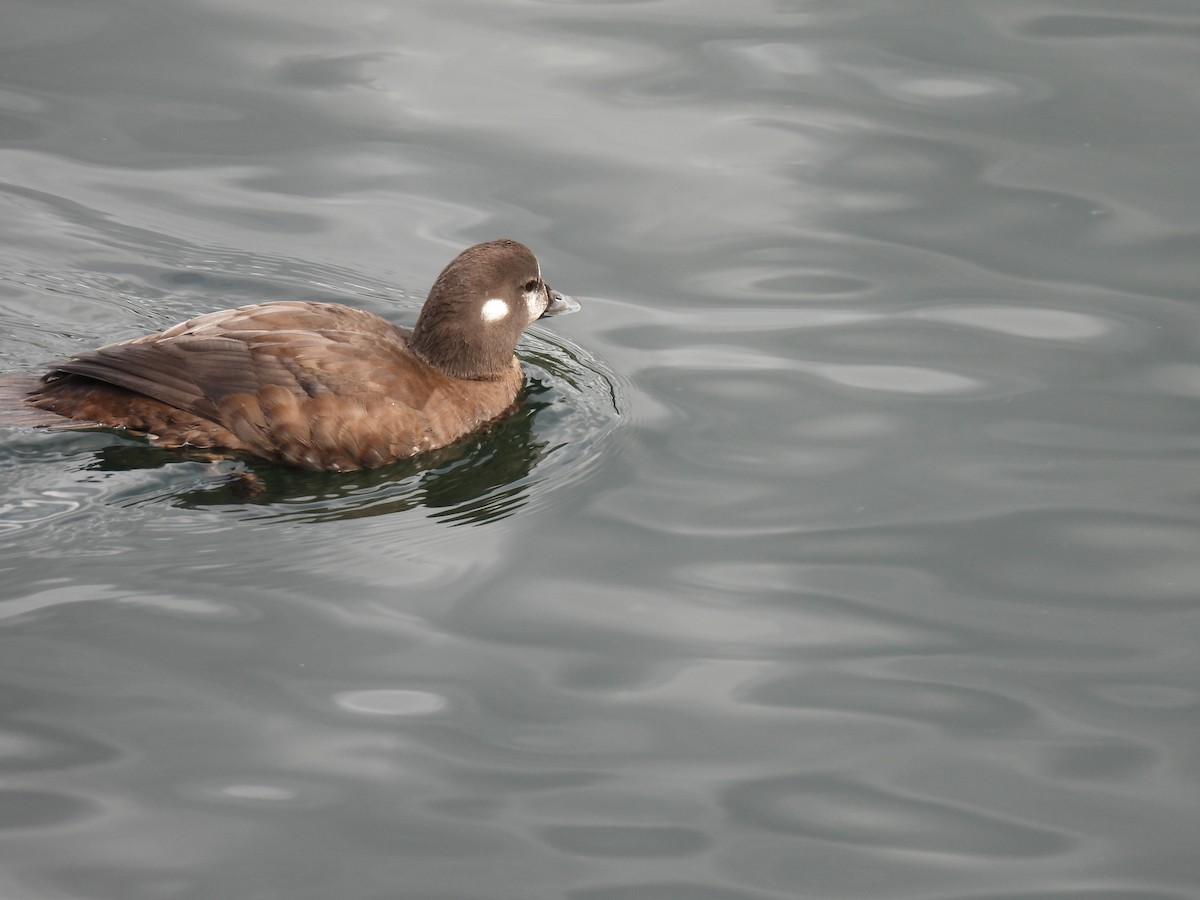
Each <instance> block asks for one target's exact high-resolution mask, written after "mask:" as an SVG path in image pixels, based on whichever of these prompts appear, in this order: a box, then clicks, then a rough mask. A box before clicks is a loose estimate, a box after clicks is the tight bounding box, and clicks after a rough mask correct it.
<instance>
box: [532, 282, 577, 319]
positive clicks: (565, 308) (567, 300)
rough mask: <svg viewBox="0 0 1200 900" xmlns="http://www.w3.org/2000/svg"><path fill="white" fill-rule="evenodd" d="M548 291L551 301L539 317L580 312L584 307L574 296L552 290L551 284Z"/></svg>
mask: <svg viewBox="0 0 1200 900" xmlns="http://www.w3.org/2000/svg"><path fill="white" fill-rule="evenodd" d="M546 292H547V293H548V294H549V295H550V302H549V304H547V306H546V311H545V312H544V313H542V314H541V315H540V316H538V318H539V319H544V318H546V317H547V316H565V315H566V314H567V313H573V312H579V310H580V309H582V307H581V306H580V304H579V301H578V300H576V299H575V298H574V297H571V296H568V295H567V294H563V293H560V292H558V291H555V290H551V289H550V287H549V286H547V288H546Z"/></svg>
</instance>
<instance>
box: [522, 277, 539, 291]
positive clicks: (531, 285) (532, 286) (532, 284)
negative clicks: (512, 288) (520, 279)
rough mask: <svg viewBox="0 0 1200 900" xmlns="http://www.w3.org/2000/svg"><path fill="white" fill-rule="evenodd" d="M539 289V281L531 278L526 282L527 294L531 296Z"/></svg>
mask: <svg viewBox="0 0 1200 900" xmlns="http://www.w3.org/2000/svg"><path fill="white" fill-rule="evenodd" d="M537 287H538V280H537V279H536V278H530V279H529V280H528V281H527V282H525V293H527V294H531V293H533V292H534V291H536V290H537Z"/></svg>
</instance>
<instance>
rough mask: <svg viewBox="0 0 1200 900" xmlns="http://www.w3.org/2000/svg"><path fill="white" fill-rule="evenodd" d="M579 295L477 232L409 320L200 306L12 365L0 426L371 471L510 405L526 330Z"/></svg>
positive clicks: (278, 305) (467, 430) (282, 306)
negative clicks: (116, 434) (180, 317)
mask: <svg viewBox="0 0 1200 900" xmlns="http://www.w3.org/2000/svg"><path fill="white" fill-rule="evenodd" d="M579 308H580V304H579V302H578V301H577V300H575V299H574V298H573V297H571V296H569V295H567V294H563V293H560V292H559V291H555V290H552V289H551V288H550V286H549V285H548V284H547V283H546V282H545V280H544V279H543V278H542V270H541V265H540V264H539V263H538V260H537V257H535V256H534V254H533V252H532V251H531V250H530V249H529V248H528V247H526V246H525V245H524V244H521V243H519V242H517V241H514V240H507V239H504V240H494V241H487V242H485V243H481V244H476V245H474V246H472V247H468V248H467V249H466V250H463V251H462V252H461V253H459V254H458V256H456V257H455V258H454V259H453V260H452V261H451V262H450V263H449V265H447V266H446V267H445V268H444V269H443V270H442V272H441V274H440V275H438V277H437V279H436V280H435V281H434V283H433V287H432V288H431V289H430V292H429V295H428V297H427V298H426V300H425V303H424V305H423V306H422V308H421V312H420V315H419V316H418V318H417V322H416V324H415V326H414V327H413V328H412V330H411V331H410V330H407V329H405V328H402V327H400V326H397V325H394V324H392V323H391V322H389V321H387V320H386V319H383V318H381V317H380V316H377V315H375V314H374V313H370V312H367V311H366V310H362V309H358V308H356V307H352V306H346V305H343V304H337V303H320V302H311V301H291V300H288V301H277V302H267V303H258V304H254V305H252V306H243V307H239V308H237V309H225V310H220V311H218V312H211V313H208V314H206V315H201V316H198V317H196V318H193V319H189V320H188V321H186V322H182V323H180V324H178V325H175V326H174V327H172V328H168V329H166V330H165V331H161V332H157V333H155V334H148V335H145V336H142V337H137V338H132V339H130V340H125V341H121V342H119V343H115V344H109V345H107V346H103V347H99V348H97V349H94V350H90V351H87V352H83V353H80V354H78V355H76V356H73V357H71V358H70V359H68V360H65V361H63V362H59V363H57V364H55V365H53V367H52V368H50V369H49V371H47V372H46V373H45V374H44V375H42V376H40V377H37V376H9V377H8V378H7V379H6V380H5V381H4V384H3V385H2V386H0V423H4V424H34V425H44V426H54V425H56V424H57V425H60V426H61V425H66V427H76V428H78V427H91V426H100V427H104V428H112V429H118V430H121V431H125V432H130V433H133V434H137V435H141V436H144V437H145V438H147V439H148V440H149V441H150V442H152V443H153V444H155V445H157V446H160V447H166V448H179V449H189V450H198V451H214V452H216V453H217V454H219V455H220V454H239V453H240V454H250V455H251V456H254V457H259V458H261V459H264V460H268V461H270V462H274V463H281V464H284V465H287V466H293V467H296V468H300V469H308V470H315V471H331V472H341V471H353V470H360V469H373V468H377V467H380V466H385V465H388V464H390V463H393V462H397V461H399V460H403V459H408V458H410V457H414V456H417V455H418V454H422V453H426V452H428V451H431V450H436V449H439V448H442V447H445V446H447V445H449V444H453V443H455V442H456V441H459V440H461V439H462V438H464V437H466V436H468V435H471V434H473V433H475V432H478V431H481V430H483V429H486V428H487V427H489V426H491V425H492V424H494V423H496V422H497V421H498V420H500V419H502V418H503V417H504V416H505V415H506V414H507V413H509V412H510V411H512V410H513V409H515V408H516V405H517V403H518V396H519V395H520V392H521V390H522V388H523V387H524V384H525V373H524V370H523V369H522V367H521V363H520V361H519V360H518V359H517V357H516V345H517V341H518V339H519V338H520V336H521V334H522V332H524V331H525V329H526V328H527V327H528V326H529V325H531V324H532V323H533V322H535V321H537V320H538V319H542V318H546V317H549V316H556V315H561V314H565V313H571V312H575V311H577V310H578V309H579ZM22 378H23V379H25V380H24V381H21V379H22Z"/></svg>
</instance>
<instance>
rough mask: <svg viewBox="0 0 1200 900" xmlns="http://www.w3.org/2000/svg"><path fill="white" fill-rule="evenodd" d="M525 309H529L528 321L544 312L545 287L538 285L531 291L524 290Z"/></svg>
mask: <svg viewBox="0 0 1200 900" xmlns="http://www.w3.org/2000/svg"><path fill="white" fill-rule="evenodd" d="M525 309H527V310H528V311H529V320H530V321H533V320H534V319H536V318H538V317H539V316H540V315H541V314H542V313H544V312H545V311H546V289H545V288H543V287H541V286H538V287H537V288H535V289H534V290H532V291H526V292H525Z"/></svg>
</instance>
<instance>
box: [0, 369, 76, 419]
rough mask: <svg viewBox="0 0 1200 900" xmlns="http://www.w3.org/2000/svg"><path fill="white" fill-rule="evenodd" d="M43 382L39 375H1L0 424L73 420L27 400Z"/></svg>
mask: <svg viewBox="0 0 1200 900" xmlns="http://www.w3.org/2000/svg"><path fill="white" fill-rule="evenodd" d="M41 383H42V380H41V378H39V377H38V376H37V375H0V425H58V426H62V425H64V424H67V423H69V422H70V421H71V420H70V419H67V418H65V417H63V416H60V415H58V414H57V413H52V412H50V411H49V410H45V409H38V408H37V407H36V406H30V405H29V404H28V403H27V402H26V400H27V399H28V397H29V395H30V394H32V393H33V392H34V391H36V390H37V388H38V386H39V385H40V384H41Z"/></svg>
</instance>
